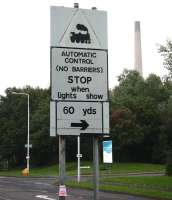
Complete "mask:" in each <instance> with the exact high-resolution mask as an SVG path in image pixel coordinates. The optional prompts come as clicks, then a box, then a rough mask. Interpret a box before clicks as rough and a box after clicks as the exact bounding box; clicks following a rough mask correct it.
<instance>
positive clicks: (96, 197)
mask: <svg viewBox="0 0 172 200" xmlns="http://www.w3.org/2000/svg"><path fill="white" fill-rule="evenodd" d="M93 162H94V172H93V182H94V200H99V149H98V137H97V136H93Z"/></svg>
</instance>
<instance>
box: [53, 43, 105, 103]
mask: <svg viewBox="0 0 172 200" xmlns="http://www.w3.org/2000/svg"><path fill="white" fill-rule="evenodd" d="M51 61H52V62H51V94H52V99H53V100H63V101H107V100H108V78H107V77H108V72H107V71H108V69H107V51H106V50H95V49H74V48H58V47H53V48H51Z"/></svg>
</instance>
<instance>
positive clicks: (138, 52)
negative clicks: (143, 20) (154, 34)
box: [134, 21, 143, 76]
mask: <svg viewBox="0 0 172 200" xmlns="http://www.w3.org/2000/svg"><path fill="white" fill-rule="evenodd" d="M134 37H135V40H134V43H135V44H134V70H136V71H138V72H139V74H140V75H141V76H143V70H142V48H141V32H140V22H139V21H135V35H134Z"/></svg>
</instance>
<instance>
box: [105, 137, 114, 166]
mask: <svg viewBox="0 0 172 200" xmlns="http://www.w3.org/2000/svg"><path fill="white" fill-rule="evenodd" d="M103 162H104V163H112V140H107V141H103Z"/></svg>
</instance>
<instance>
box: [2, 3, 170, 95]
mask: <svg viewBox="0 0 172 200" xmlns="http://www.w3.org/2000/svg"><path fill="white" fill-rule="evenodd" d="M74 2H78V3H79V4H80V8H86V9H90V8H91V7H93V6H96V7H97V8H98V9H99V10H106V11H107V12H108V41H109V86H110V88H113V87H114V86H115V85H117V76H118V75H120V74H121V73H122V71H123V69H124V68H128V69H133V67H134V66H133V63H134V21H136V20H137V21H140V23H141V39H142V60H143V75H144V77H147V76H148V75H149V74H150V73H155V74H157V75H159V76H163V75H164V74H167V71H166V70H164V68H163V66H162V58H161V56H160V54H158V44H165V42H166V39H168V38H169V39H172V26H171V21H172V12H171V8H172V0H159V1H157V0H130V1H127V0H116V1H114V0H106V1H105V0H78V1H73V0H49V1H48V0H15V1H13V0H5V1H1V2H0V95H4V90H5V89H6V88H7V87H13V86H16V87H23V86H25V85H30V86H33V87H36V86H39V87H42V88H45V87H46V88H47V87H48V86H49V84H50V64H49V63H50V55H49V53H50V50H49V46H50V5H54V6H55V5H57V6H65V7H73V3H74Z"/></svg>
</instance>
